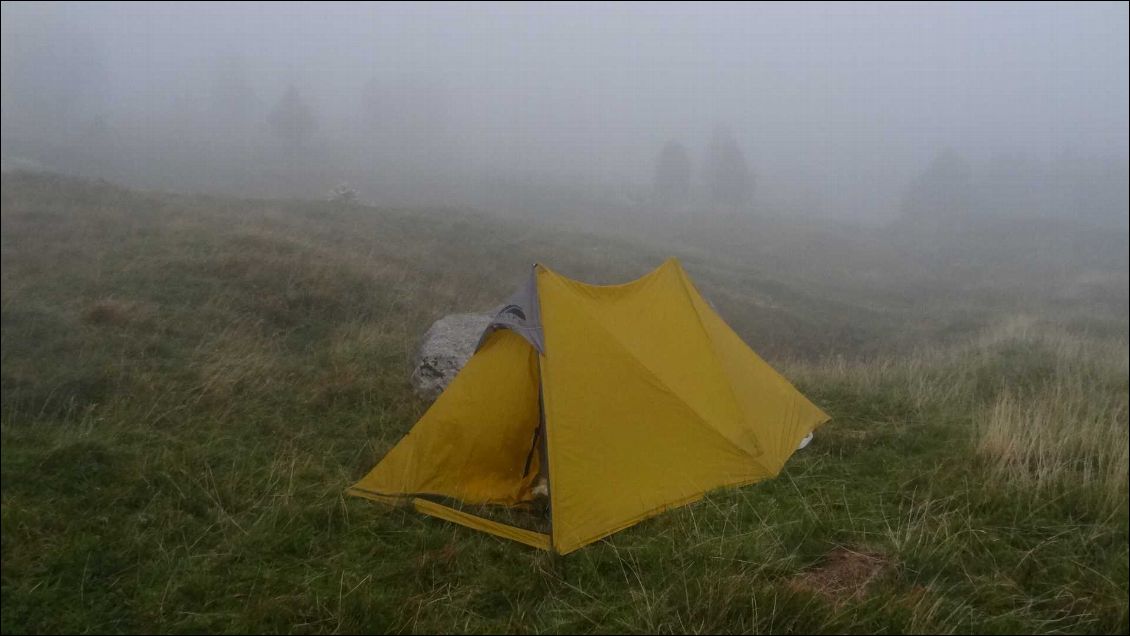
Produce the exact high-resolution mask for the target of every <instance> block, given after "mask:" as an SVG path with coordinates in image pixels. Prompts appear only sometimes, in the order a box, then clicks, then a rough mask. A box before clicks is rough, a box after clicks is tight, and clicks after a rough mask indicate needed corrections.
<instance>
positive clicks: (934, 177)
mask: <svg viewBox="0 0 1130 636" xmlns="http://www.w3.org/2000/svg"><path fill="white" fill-rule="evenodd" d="M972 183H973V176H972V170H971V169H970V167H969V163H968V162H966V161H965V159H964V158H962V156H961V155H959V154H958V153H957V152H956V151H954V150H953V149H951V148H946V149H944V150H942V151H940V152H939V153H938V154H937V155H935V156H934V158H933V159H932V160H931V161H930V163H929V165H927V166H926V169H925V170H924V171H923V172H922V174H920V175H919V176H918V177H917V178H915V179H914V180H913V181H912V182H911V184H910V187H909V188H908V189H907V192H906V196H905V198H904V199H903V204H902V213H903V218H904V220H907V221H913V222H915V223H918V224H924V225H931V226H940V225H946V224H957V223H960V222H961V221H962V220H963V219H965V218H966V217H968V215H969V213H970V211H971V209H972V204H973V191H972V190H973V188H972Z"/></svg>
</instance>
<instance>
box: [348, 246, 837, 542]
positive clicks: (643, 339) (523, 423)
mask: <svg viewBox="0 0 1130 636" xmlns="http://www.w3.org/2000/svg"><path fill="white" fill-rule="evenodd" d="M827 420H828V416H827V415H825V414H824V412H823V411H821V410H820V409H819V408H817V407H816V406H814V405H813V404H812V403H811V402H809V401H808V400H807V399H805V397H804V396H803V395H801V394H800V393H799V392H798V391H797V390H796V389H795V388H794V387H793V386H792V385H791V384H790V383H789V382H788V380H786V379H785V378H783V377H782V376H781V375H780V374H778V373H777V372H776V371H774V370H773V369H772V368H771V367H770V366H769V365H768V364H766V363H765V361H763V360H762V359H761V358H760V357H758V355H757V354H756V353H754V352H753V351H752V350H750V348H749V347H748V346H746V344H745V343H744V342H742V340H741V338H739V337H738V335H737V334H735V333H734V332H733V330H731V329H730V327H729V326H727V325H726V323H725V322H724V321H723V320H722V318H721V317H719V316H718V314H717V313H715V311H714V310H713V308H712V307H711V306H710V304H709V303H708V302H707V301H706V300H705V299H703V297H702V296H701V295H700V294H699V293H698V290H697V289H695V286H694V284H693V283H692V282H691V280H690V278H689V277H688V276H687V273H686V272H685V271H684V270H683V268H682V267H681V266H680V264H679V262H678V261H677V260H675V259H670V260H668V261H667V262H665V263H664V264H663V265H661V266H660V267H659V268H658V269H656V270H655V271H653V272H651V273H650V274H647V275H646V276H644V277H643V278H640V279H639V280H636V281H634V282H631V283H627V284H623V285H608V286H599V285H588V284H585V283H581V282H578V281H575V280H570V279H568V278H566V277H564V276H561V275H560V274H557V273H555V272H553V271H551V270H549V269H547V268H545V267H543V266H541V265H535V266H534V268H533V272H532V274H531V276H530V279H529V281H528V282H527V284H526V286H525V288H524V289H522V290H521V291H519V292H518V293H517V294H515V296H514V297H512V298H511V299H510V301H509V302H508V304H507V305H506V306H505V307H504V309H503V310H502V311H500V312H499V313H498V315H497V316H496V317H495V319H494V322H493V323H492V325H491V327H490V328H488V329H487V331H486V333H485V334H484V335H483V338H482V340H481V341H480V343H479V348H478V350H477V351H476V353H475V355H474V356H472V357H471V359H470V360H469V361H468V362H467V365H466V366H465V367H463V369H462V370H461V371H460V372H459V375H457V376H456V377H455V379H454V380H453V381H452V382H451V384H450V385H449V386H448V387H447V389H446V390H445V391H444V392H443V394H442V395H440V396H439V398H438V399H437V400H436V401H435V403H434V404H433V405H432V406H431V408H430V409H428V411H427V412H426V413H425V414H424V416H423V417H422V418H421V419H420V421H419V422H417V423H416V425H415V426H414V427H413V428H412V430H411V431H409V433H408V434H407V435H406V436H405V437H404V438H403V439H402V440H401V441H400V442H399V443H398V444H397V445H396V446H395V447H393V449H392V450H391V451H389V452H388V454H387V455H386V456H385V457H384V459H382V460H381V461H380V463H378V464H377V466H376V467H375V468H373V470H372V471H370V472H369V474H368V475H366V476H365V477H364V478H363V479H362V480H361V481H359V482H357V484H355V485H354V486H353V487H351V488H350V489H349V493H350V494H354V495H358V496H361V497H367V498H370V499H375V500H378V501H384V502H388V503H398V502H400V503H409V504H411V505H413V506H414V507H415V508H416V509H417V510H419V511H420V512H423V513H427V514H430V515H434V516H437V517H441V518H444V519H448V520H450V521H454V522H456V523H460V524H463V525H466V526H469V527H472V528H476V529H478V530H482V531H484V532H489V533H492V534H496V535H499V536H502V537H506V538H509V539H513V540H516V541H520V542H522V543H526V544H528V545H532V546H535V547H539V548H543V549H547V550H552V551H555V552H558V553H561V554H565V553H568V552H572V551H573V550H576V549H577V548H580V547H583V546H585V545H587V544H589V543H592V542H593V541H596V540H598V539H601V538H602V537H606V536H608V535H610V534H612V533H614V532H616V531H618V530H622V529H624V528H626V527H628V526H631V525H633V524H635V523H638V522H639V521H641V520H643V519H645V518H647V517H650V516H652V515H655V514H658V513H660V512H662V511H664V510H668V509H670V508H673V507H677V506H681V505H684V504H687V503H690V502H692V501H695V500H697V499H699V498H701V497H702V496H703V494H705V493H706V492H708V491H710V490H713V489H715V488H719V487H723V486H736V485H741V484H749V483H753V482H756V481H760V480H762V479H767V478H770V477H774V476H776V475H777V473H778V472H780V470H781V467H782V466H783V465H784V463H785V461H786V460H788V458H789V457H790V456H791V455H792V453H793V452H794V451H795V450H796V448H797V444H798V442H800V441H801V439H802V438H804V437H805V436H806V435H807V434H808V433H810V432H811V431H812V430H813V429H814V428H815V427H816V426H819V425H820V424H822V423H824V422H825V421H827ZM539 476H540V477H541V478H542V479H544V482H543V483H544V484H546V485H547V486H548V491H549V492H548V507H549V519H550V521H549V527H550V530H549V532H547V533H546V532H536V531H533V530H527V529H523V528H518V527H516V526H512V525H508V524H505V523H501V522H498V521H493V520H490V519H486V518H484V517H480V516H477V515H474V514H471V513H469V512H466V511H462V510H457V509H455V508H452V507H449V506H447V505H444V504H443V503H441V501H443V500H457V501H461V502H463V503H465V504H472V505H476V504H496V505H502V506H510V507H520V506H523V505H526V504H528V503H529V502H530V501H532V500H533V499H534V494H535V488H536V487H537V486H538V482H539Z"/></svg>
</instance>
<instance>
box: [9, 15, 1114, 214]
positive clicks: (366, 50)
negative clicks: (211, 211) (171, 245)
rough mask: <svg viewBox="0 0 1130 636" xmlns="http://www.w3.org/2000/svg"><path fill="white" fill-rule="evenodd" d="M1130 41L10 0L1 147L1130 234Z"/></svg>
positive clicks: (306, 178) (1028, 28)
mask: <svg viewBox="0 0 1130 636" xmlns="http://www.w3.org/2000/svg"><path fill="white" fill-rule="evenodd" d="M1128 22H1130V19H1128V12H1127V5H1126V4H1125V3H1111V4H1082V3H1064V4H1007V5H996V4H929V5H919V4H914V5H902V4H839V3H835V4H753V5H731V4H725V5H710V4H703V3H694V4H611V5H581V4H552V5H541V4H490V3H488V4H477V3H467V4H434V5H433V4H351V3H308V4H284V3H279V4H272V3H248V4H239V3H232V4H227V3H225V4H187V3H186V4H179V3H168V4H166V3H161V4H144V3H137V4H134V3H128V4H126V3H122V4H118V3H108V4H106V3H81V4H70V3H58V4H53V3H52V4H47V3H44V4H22V3H5V4H4V5H3V122H2V125H3V129H2V133H3V155H4V163H5V168H6V169H8V168H12V167H31V168H41V169H48V170H55V171H60V172H67V173H76V174H80V175H86V176H92V177H104V178H109V179H114V180H117V181H120V182H123V183H126V184H128V185H135V186H140V187H159V188H165V189H171V190H180V191H191V192H218V193H235V194H243V195H253V196H297V197H306V198H324V197H325V196H326V193H327V192H328V191H329V190H330V189H331V188H333V187H334V186H336V185H338V184H339V183H341V182H347V183H348V184H349V187H350V188H351V189H353V190H355V191H356V192H357V194H358V196H359V197H360V198H361V200H363V201H365V202H371V203H375V204H419V205H435V204H443V205H456V206H468V207H478V208H488V209H498V210H510V211H521V212H526V213H530V214H545V215H552V214H568V213H570V212H577V213H582V212H583V213H590V214H591V213H596V214H599V213H601V212H602V211H604V210H611V209H622V208H628V209H633V210H641V211H645V210H658V209H663V210H666V213H667V214H668V215H670V214H674V215H676V216H678V215H681V214H687V215H690V214H696V213H705V212H702V211H703V210H708V209H709V210H714V211H717V210H719V209H724V210H726V211H727V212H726V213H727V214H745V215H755V216H756V215H762V216H790V215H791V216H804V217H812V218H824V219H833V220H836V221H840V222H843V221H851V222H859V223H865V224H882V223H888V222H892V221H895V220H898V219H906V218H912V219H913V218H924V217H931V218H933V219H934V222H935V223H937V222H938V221H937V218H938V217H939V216H940V215H944V214H946V213H951V214H957V213H958V212H956V211H954V209H956V208H960V209H961V213H962V214H970V215H977V214H982V215H1006V216H1017V215H1020V216H1025V215H1027V216H1063V217H1065V218H1070V219H1073V220H1076V221H1078V222H1080V223H1089V224H1099V225H1116V226H1120V227H1124V226H1125V223H1126V215H1127V171H1128V169H1127V165H1128V164H1127V156H1128V142H1127V139H1128V138H1130V129H1128V110H1130V108H1128V80H1127V77H1128V76H1130V65H1128V27H1127V24H1128ZM672 184H674V185H672ZM935 209H937V210H935Z"/></svg>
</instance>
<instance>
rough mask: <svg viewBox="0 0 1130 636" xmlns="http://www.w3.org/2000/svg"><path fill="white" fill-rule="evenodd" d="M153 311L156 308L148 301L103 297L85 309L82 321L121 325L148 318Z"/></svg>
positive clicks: (93, 323) (92, 323) (94, 323)
mask: <svg viewBox="0 0 1130 636" xmlns="http://www.w3.org/2000/svg"><path fill="white" fill-rule="evenodd" d="M153 313H154V308H153V306H152V305H150V304H148V303H141V302H135V301H128V300H116V299H114V298H103V299H102V300H99V301H97V302H94V303H91V304H90V305H88V306H87V307H86V308H85V309H84V310H83V312H82V321H83V322H85V323H87V324H91V325H104V326H116V327H120V326H123V325H127V324H129V323H132V322H141V321H144V320H147V319H149V318H150V317H152V315H153Z"/></svg>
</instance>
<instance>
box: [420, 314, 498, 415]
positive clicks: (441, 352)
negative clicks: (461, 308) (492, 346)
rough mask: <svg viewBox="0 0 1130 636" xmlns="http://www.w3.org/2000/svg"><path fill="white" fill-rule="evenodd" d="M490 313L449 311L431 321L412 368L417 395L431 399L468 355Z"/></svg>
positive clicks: (471, 351) (449, 380) (470, 353)
mask: <svg viewBox="0 0 1130 636" xmlns="http://www.w3.org/2000/svg"><path fill="white" fill-rule="evenodd" d="M492 316H493V314H450V315H447V316H444V317H443V318H440V319H439V320H437V321H435V322H434V323H432V326H431V327H430V328H429V329H428V332H427V333H426V334H424V340H423V342H422V343H421V344H420V349H419V350H418V351H417V352H416V365H415V369H414V370H413V371H412V388H414V389H415V390H416V393H417V395H419V396H421V397H423V398H426V399H429V400H434V399H435V398H437V397H438V396H439V394H440V393H443V390H444V389H445V388H447V385H448V384H449V383H450V382H451V381H452V380H453V379H454V378H455V375H456V374H457V373H459V370H460V369H462V368H463V365H465V364H467V360H470V359H471V355H472V354H474V353H475V345H477V344H479V337H480V336H482V335H483V330H485V329H486V328H487V325H489V324H490V321H491V317H492Z"/></svg>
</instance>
